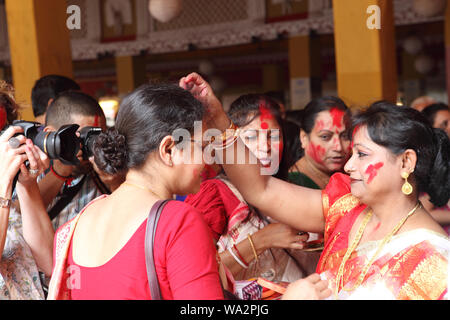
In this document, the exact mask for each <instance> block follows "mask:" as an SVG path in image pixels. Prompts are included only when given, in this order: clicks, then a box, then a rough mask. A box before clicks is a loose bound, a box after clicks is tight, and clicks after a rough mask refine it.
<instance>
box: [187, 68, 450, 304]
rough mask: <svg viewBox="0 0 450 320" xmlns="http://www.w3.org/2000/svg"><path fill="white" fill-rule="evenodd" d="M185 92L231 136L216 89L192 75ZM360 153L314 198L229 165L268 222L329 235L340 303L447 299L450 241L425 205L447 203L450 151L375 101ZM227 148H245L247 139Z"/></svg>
mask: <svg viewBox="0 0 450 320" xmlns="http://www.w3.org/2000/svg"><path fill="white" fill-rule="evenodd" d="M180 85H181V86H182V87H184V88H186V89H189V90H190V91H191V92H193V93H194V94H195V95H196V96H197V97H198V98H199V99H200V100H201V101H202V102H203V103H204V104H205V105H207V106H208V111H209V112H210V119H211V120H210V122H211V126H215V127H216V128H218V129H220V130H225V129H226V128H229V127H230V120H229V119H228V117H227V116H226V114H225V113H224V112H223V109H222V106H221V104H220V102H219V100H218V99H217V98H216V97H215V96H214V94H213V92H212V91H211V87H210V86H209V84H208V83H207V82H205V81H204V80H203V79H202V78H201V77H200V76H199V75H197V74H190V75H188V76H187V77H184V78H182V79H181V80H180ZM353 125H354V128H355V129H354V132H353V140H352V150H353V154H352V156H351V158H350V159H349V161H348V162H347V163H346V165H345V167H344V169H345V171H346V173H347V175H345V174H342V173H336V174H334V175H333V176H332V177H331V179H330V182H329V183H328V185H327V186H326V188H325V189H324V190H323V191H321V190H314V189H309V188H304V187H300V186H296V185H293V184H289V183H286V182H284V181H281V180H278V179H276V178H274V177H271V176H264V175H259V174H258V172H259V167H260V164H256V165H255V164H251V163H252V160H251V159H250V158H251V157H252V154H251V153H250V152H247V155H246V157H247V158H246V159H247V162H246V164H245V165H243V164H236V162H235V161H232V160H233V159H223V158H224V157H225V158H226V157H227V153H217V154H216V156H217V157H218V158H219V159H218V160H219V161H222V162H223V163H224V165H223V167H224V169H225V172H226V173H227V176H228V177H229V178H230V180H231V181H232V182H233V184H234V185H235V186H236V187H237V188H238V190H239V191H240V192H241V193H242V194H243V196H244V198H245V199H246V200H247V201H248V202H249V203H251V204H252V205H254V206H256V207H258V208H259V209H260V210H262V212H263V213H264V214H267V215H269V216H271V217H273V218H274V219H276V220H278V221H280V222H283V223H286V224H289V225H291V226H293V227H295V228H297V229H300V230H306V231H310V232H324V235H325V247H324V250H323V252H322V255H321V259H320V261H319V265H318V267H317V272H318V273H320V274H321V277H322V278H324V279H327V280H329V282H330V288H331V289H332V290H333V291H334V297H336V298H338V299H448V297H449V294H448V288H447V286H448V256H449V253H450V241H449V239H448V237H447V235H446V233H445V231H444V230H443V229H442V228H441V227H440V226H439V224H438V223H437V222H436V221H434V220H433V218H432V217H431V216H430V215H429V213H428V212H427V211H426V210H425V209H424V208H423V207H422V206H421V204H420V202H418V195H419V193H420V192H421V191H426V192H427V193H428V194H429V195H430V197H431V201H432V202H433V203H435V204H436V205H441V204H444V203H446V202H447V201H448V199H449V189H450V179H449V175H450V173H449V172H450V171H449V170H450V169H449V154H450V145H449V141H448V138H447V137H446V135H445V134H444V133H443V132H442V131H440V130H434V129H433V128H432V127H431V126H430V125H429V124H428V122H427V120H426V119H425V118H424V117H423V116H422V115H421V114H420V112H418V111H416V110H412V109H410V108H406V107H397V106H395V105H393V104H391V103H388V102H378V103H375V104H373V105H371V106H370V107H369V108H368V109H367V110H366V111H364V112H362V113H361V114H359V115H357V116H355V117H354V122H353ZM226 141H229V143H228V144H227V145H226V146H224V148H234V149H235V151H236V150H238V149H239V148H242V141H241V140H240V139H233V140H226Z"/></svg>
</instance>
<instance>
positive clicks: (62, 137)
mask: <svg viewBox="0 0 450 320" xmlns="http://www.w3.org/2000/svg"><path fill="white" fill-rule="evenodd" d="M12 126H17V127H21V128H22V129H23V135H24V136H25V137H26V138H28V139H30V140H31V141H33V144H35V145H36V146H38V147H39V149H41V150H42V151H44V152H45V153H46V154H47V155H48V157H49V158H50V159H58V160H60V161H61V162H62V163H64V164H68V165H75V164H78V163H79V160H78V159H77V153H78V151H79V150H80V146H79V143H78V141H79V140H78V137H77V135H76V132H77V130H78V127H79V126H78V125H77V124H70V125H65V126H62V127H61V128H60V129H59V130H57V131H51V132H44V131H43V129H44V126H43V125H41V124H40V123H38V122H29V121H22V120H16V121H13V123H12ZM17 135H19V134H17Z"/></svg>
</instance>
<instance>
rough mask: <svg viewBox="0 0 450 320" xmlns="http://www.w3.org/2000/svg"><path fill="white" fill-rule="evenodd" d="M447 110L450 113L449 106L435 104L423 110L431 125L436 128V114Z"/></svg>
mask: <svg viewBox="0 0 450 320" xmlns="http://www.w3.org/2000/svg"><path fill="white" fill-rule="evenodd" d="M442 110H446V111H449V110H450V109H449V107H448V105H446V104H445V103H433V104H431V105H429V106H428V107H426V108H425V109H423V110H422V114H423V115H424V116H425V117H426V118H427V119H428V121H429V122H430V125H431V126H432V127H434V120H435V118H436V113H438V112H439V111H442Z"/></svg>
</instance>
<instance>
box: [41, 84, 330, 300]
mask: <svg viewBox="0 0 450 320" xmlns="http://www.w3.org/2000/svg"><path fill="white" fill-rule="evenodd" d="M203 117H204V111H203V106H202V105H201V103H200V102H198V101H197V100H196V99H195V98H194V97H193V96H192V95H191V94H190V93H189V92H187V91H185V90H183V89H181V88H179V87H178V86H175V85H143V86H142V87H140V88H138V89H136V90H135V91H134V92H132V93H131V94H130V95H128V96H127V97H126V98H125V99H124V100H123V102H122V104H121V107H120V110H119V113H118V115H117V119H116V126H115V128H111V129H109V130H108V131H107V132H106V133H102V134H101V135H100V136H99V138H98V140H97V141H96V143H95V145H94V151H95V152H94V157H95V163H96V164H97V166H98V167H99V169H100V170H102V171H104V172H106V173H108V174H117V173H119V172H122V173H123V172H126V179H125V182H124V183H122V184H121V186H120V187H119V188H117V189H116V190H115V191H114V192H113V193H112V194H111V195H103V196H101V197H99V198H97V199H95V200H93V201H92V202H91V203H89V204H88V205H87V206H86V207H85V208H84V209H83V210H82V212H80V214H78V215H77V217H76V218H74V219H73V220H71V221H69V222H68V223H66V224H65V225H63V226H62V227H61V228H59V229H58V231H57V233H56V236H55V241H54V244H55V248H54V257H55V258H54V267H53V274H52V279H51V282H50V286H49V296H48V298H49V299H84V300H89V299H107V300H117V299H152V297H151V295H150V289H149V283H148V278H147V270H146V262H145V231H146V222H147V217H148V215H149V211H150V209H151V208H152V207H153V205H154V204H155V203H156V202H157V201H158V200H162V199H172V197H173V195H174V194H178V195H187V194H190V193H195V192H197V191H198V189H199V187H200V183H201V173H202V170H203V169H204V167H205V163H204V162H203V161H201V162H200V163H197V162H196V161H195V160H196V159H194V156H195V154H197V153H198V152H200V153H201V152H202V151H203V147H204V144H203V143H202V141H197V140H195V139H185V140H182V139H180V136H179V135H178V134H175V132H179V130H183V131H185V132H186V131H187V132H189V133H190V134H191V137H192V136H193V132H194V123H195V122H196V121H198V122H201V121H202V119H203ZM203 128H204V130H206V126H203ZM194 138H195V137H194ZM186 159H187V160H188V161H185V160H186ZM153 256H154V265H155V269H156V276H157V279H158V283H159V287H160V291H161V298H162V299H163V300H171V299H177V300H180V299H193V300H208V299H223V298H224V296H223V291H222V287H221V283H220V278H219V267H218V263H217V260H216V250H215V248H214V244H213V241H212V239H211V234H210V231H209V229H208V226H207V225H206V223H205V222H204V220H203V218H202V216H201V214H200V212H198V211H197V210H196V209H194V208H193V207H191V206H190V205H188V204H186V203H183V202H179V201H169V202H167V203H166V205H165V206H164V209H163V210H162V212H161V215H160V218H159V221H158V223H157V227H156V233H155V239H154V250H153ZM324 283H326V282H324V281H320V278H319V279H317V278H314V277H313V278H310V279H307V280H304V281H297V282H295V283H294V285H293V288H295V287H297V286H298V287H300V288H302V289H301V290H300V291H302V292H300V293H299V294H297V293H296V292H293V293H292V292H291V293H290V291H288V292H287V297H286V298H289V297H298V296H299V295H300V294H303V295H304V294H305V293H307V294H306V297H308V298H320V297H323V291H325V293H326V290H325V288H326V287H324Z"/></svg>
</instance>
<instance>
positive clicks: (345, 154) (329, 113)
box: [289, 96, 351, 189]
mask: <svg viewBox="0 0 450 320" xmlns="http://www.w3.org/2000/svg"><path fill="white" fill-rule="evenodd" d="M350 117H351V114H350V110H349V109H348V108H347V106H346V105H345V103H344V102H343V101H342V100H341V99H339V98H337V97H331V96H330V97H321V98H317V99H314V100H312V101H311V102H309V103H308V104H307V105H306V107H305V109H304V110H303V112H302V119H301V128H300V133H299V139H300V142H301V148H302V149H303V150H304V156H303V157H301V158H300V159H299V160H298V161H296V162H295V163H294V164H293V165H292V166H291V168H290V169H289V180H290V181H291V182H293V183H295V184H297V185H299V186H304V187H308V188H313V189H324V188H325V186H326V185H327V184H328V182H329V180H330V177H331V176H332V175H333V173H335V172H342V171H343V170H344V165H345V163H346V162H347V160H348V158H349V155H350V151H351V148H350V137H349V126H350Z"/></svg>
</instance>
